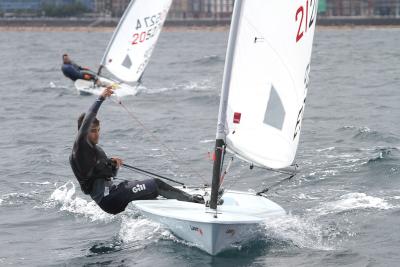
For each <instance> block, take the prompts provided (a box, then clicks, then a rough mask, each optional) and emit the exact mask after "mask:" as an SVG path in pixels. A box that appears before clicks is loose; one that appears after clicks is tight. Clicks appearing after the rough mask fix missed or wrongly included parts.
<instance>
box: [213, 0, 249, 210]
mask: <svg viewBox="0 0 400 267" xmlns="http://www.w3.org/2000/svg"><path fill="white" fill-rule="evenodd" d="M242 2H243V0H236V1H235V6H234V10H233V15H232V23H231V29H230V33H229V41H228V48H227V52H226V61H225V70H224V77H223V82H222V91H221V99H220V104H219V112H218V123H217V136H216V141H215V151H214V152H215V160H214V166H213V176H212V184H211V199H210V208H211V209H214V210H216V209H217V201H218V189H219V185H220V177H221V167H222V156H223V153H224V146H225V138H226V131H225V130H226V129H225V124H226V112H227V108H228V97H229V88H230V83H231V75H232V65H233V59H234V55H235V47H236V41H237V35H238V31H239V21H240V14H241V10H242Z"/></svg>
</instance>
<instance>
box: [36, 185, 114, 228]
mask: <svg viewBox="0 0 400 267" xmlns="http://www.w3.org/2000/svg"><path fill="white" fill-rule="evenodd" d="M75 193H76V189H75V184H74V183H73V182H72V181H68V182H67V183H66V184H64V185H62V186H60V187H58V188H56V189H55V190H54V191H53V193H52V194H51V195H50V197H49V199H48V201H47V202H46V203H45V204H44V207H45V208H55V207H59V210H60V211H67V212H69V213H71V214H74V215H80V216H84V217H86V218H88V219H90V220H91V221H105V222H109V221H111V220H113V218H114V216H112V215H109V214H107V213H106V212H104V211H103V210H101V209H100V208H99V207H98V206H97V204H96V203H95V202H94V201H86V200H84V199H82V198H80V197H78V196H76V195H75Z"/></svg>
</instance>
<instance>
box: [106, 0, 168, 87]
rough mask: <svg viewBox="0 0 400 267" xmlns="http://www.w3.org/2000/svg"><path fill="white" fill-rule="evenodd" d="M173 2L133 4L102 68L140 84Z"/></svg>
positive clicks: (136, 0)
mask: <svg viewBox="0 0 400 267" xmlns="http://www.w3.org/2000/svg"><path fill="white" fill-rule="evenodd" d="M171 2H172V0H152V1H150V0H132V1H131V3H130V4H129V6H128V7H127V9H126V11H125V13H124V15H123V16H122V18H121V20H120V22H119V24H118V27H117V29H116V30H115V32H114V35H113V37H112V38H111V41H110V43H109V45H108V48H107V50H106V52H105V54H104V57H103V60H102V63H101V67H105V68H106V69H107V70H108V71H109V72H111V73H112V74H113V75H115V76H116V77H117V78H118V79H120V80H122V81H124V82H137V81H138V80H139V79H140V77H141V76H142V74H143V71H144V69H145V68H146V66H147V63H148V62H149V60H150V56H151V54H152V52H153V49H154V47H155V44H156V42H157V39H158V37H159V35H160V32H161V29H162V26H163V24H164V21H165V18H166V16H167V13H168V10H169V8H170V6H171Z"/></svg>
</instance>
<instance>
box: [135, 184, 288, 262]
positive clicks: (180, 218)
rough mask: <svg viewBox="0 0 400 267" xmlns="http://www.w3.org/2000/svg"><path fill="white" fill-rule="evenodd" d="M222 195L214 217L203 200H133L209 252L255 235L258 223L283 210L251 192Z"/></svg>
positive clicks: (160, 221)
mask: <svg viewBox="0 0 400 267" xmlns="http://www.w3.org/2000/svg"><path fill="white" fill-rule="evenodd" d="M202 192H203V193H204V191H202ZM189 193H197V194H199V193H201V191H199V190H197V191H195V192H189ZM222 199H223V200H224V204H223V205H221V206H218V214H217V216H216V217H215V211H212V210H210V209H208V208H206V207H205V206H204V205H202V204H196V203H189V202H183V201H177V200H173V199H168V200H165V199H158V200H140V201H135V202H133V203H134V205H135V206H136V207H137V208H138V209H139V210H140V211H141V212H142V214H143V215H145V216H146V217H148V218H150V219H152V220H154V221H156V222H159V223H161V224H163V225H165V226H167V227H168V228H169V229H170V230H171V231H172V232H173V233H174V234H175V235H176V236H178V237H179V238H181V239H183V240H186V241H188V242H190V243H192V244H193V245H194V246H196V247H198V248H200V249H201V250H204V251H206V252H207V253H209V254H211V255H216V254H218V253H220V252H222V251H224V250H228V249H231V248H233V247H237V245H239V244H240V245H243V244H244V243H246V242H248V241H250V240H252V239H254V238H255V237H257V235H258V233H259V232H258V230H259V225H260V224H261V223H263V222H266V221H268V219H270V218H274V217H276V216H280V215H284V214H285V211H284V209H283V208H282V207H280V206H279V205H278V204H276V203H274V202H272V201H271V200H269V199H267V198H265V197H261V196H256V195H255V194H252V193H246V192H239V191H227V192H225V194H224V196H223V198H222Z"/></svg>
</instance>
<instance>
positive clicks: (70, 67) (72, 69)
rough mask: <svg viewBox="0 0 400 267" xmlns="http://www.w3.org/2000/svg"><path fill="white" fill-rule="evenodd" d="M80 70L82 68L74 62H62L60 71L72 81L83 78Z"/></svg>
mask: <svg viewBox="0 0 400 267" xmlns="http://www.w3.org/2000/svg"><path fill="white" fill-rule="evenodd" d="M81 70H83V68H82V67H81V66H79V65H77V64H75V63H70V64H63V65H62V66H61V71H62V72H63V73H64V75H65V76H66V77H68V78H70V79H71V80H73V81H76V80H78V79H83V73H82V72H81Z"/></svg>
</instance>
